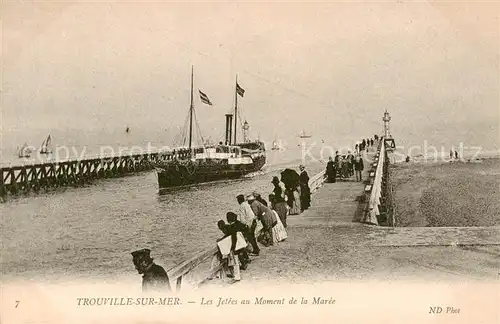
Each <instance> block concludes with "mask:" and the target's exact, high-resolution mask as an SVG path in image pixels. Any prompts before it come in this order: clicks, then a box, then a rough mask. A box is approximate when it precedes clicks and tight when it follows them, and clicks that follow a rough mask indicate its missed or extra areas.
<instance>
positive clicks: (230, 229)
mask: <svg viewBox="0 0 500 324" xmlns="http://www.w3.org/2000/svg"><path fill="white" fill-rule="evenodd" d="M237 232H241V234H243V236H244V237H248V235H249V233H248V226H246V225H245V224H243V223H242V222H240V221H239V220H237V221H235V222H234V223H232V224H228V225H227V226H226V233H227V235H231V251H234V249H235V247H236V240H237V238H236V233H237Z"/></svg>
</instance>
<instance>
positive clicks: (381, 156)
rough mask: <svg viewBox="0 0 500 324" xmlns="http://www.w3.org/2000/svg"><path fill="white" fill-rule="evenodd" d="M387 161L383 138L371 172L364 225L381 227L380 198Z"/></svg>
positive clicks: (367, 188)
mask: <svg viewBox="0 0 500 324" xmlns="http://www.w3.org/2000/svg"><path fill="white" fill-rule="evenodd" d="M385 161H386V151H385V144H384V139H383V138H381V140H380V141H379V145H378V148H377V152H376V153H375V155H374V162H373V164H372V167H373V168H374V170H373V171H370V178H369V179H370V184H368V185H367V187H366V189H365V191H366V192H367V193H369V197H370V198H369V200H368V203H367V204H366V208H365V216H364V219H363V222H364V223H368V224H373V225H379V221H378V216H379V215H380V198H381V196H382V180H383V179H382V178H383V175H384V164H385Z"/></svg>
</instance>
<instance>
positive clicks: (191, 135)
mask: <svg viewBox="0 0 500 324" xmlns="http://www.w3.org/2000/svg"><path fill="white" fill-rule="evenodd" d="M193 69H194V68H193V66H192V65H191V105H190V106H189V151H191V144H192V138H193Z"/></svg>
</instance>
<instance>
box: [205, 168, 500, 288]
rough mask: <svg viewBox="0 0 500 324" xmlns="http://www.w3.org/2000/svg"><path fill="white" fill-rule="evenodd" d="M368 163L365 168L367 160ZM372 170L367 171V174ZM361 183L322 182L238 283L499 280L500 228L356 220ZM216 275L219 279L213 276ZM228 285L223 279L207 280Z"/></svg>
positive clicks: (244, 272) (352, 180) (358, 215)
mask: <svg viewBox="0 0 500 324" xmlns="http://www.w3.org/2000/svg"><path fill="white" fill-rule="evenodd" d="M365 169H368V167H366V168H365ZM366 176H367V174H366V173H365V174H364V177H365V178H366ZM364 186H365V185H364V183H363V182H356V181H354V177H352V178H351V179H350V180H347V181H337V182H336V183H325V184H323V186H322V187H321V188H319V189H318V190H317V191H316V192H315V193H314V194H313V196H312V204H311V208H310V209H309V210H307V211H305V212H303V213H302V214H300V215H291V216H288V219H287V222H288V229H287V231H288V238H287V239H286V240H285V241H284V242H280V243H278V244H276V245H274V246H272V247H268V248H262V250H261V251H262V252H261V254H260V256H258V257H253V258H252V262H251V264H250V265H249V267H248V269H247V270H246V271H243V272H242V281H241V282H239V283H238V286H241V285H247V284H252V283H255V282H259V281H262V282H266V281H269V280H271V281H273V282H283V283H291V282H292V283H293V282H297V283H307V282H311V283H314V282H324V281H332V282H337V281H342V280H377V281H393V280H398V279H403V280H408V279H411V280H431V281H435V280H457V279H459V280H463V279H468V280H469V279H470V280H483V279H498V277H499V272H500V227H456V228H455V227H454V228H450V227H448V228H446V227H441V228H438V227H415V228H410V227H405V228H389V227H379V226H372V225H366V224H362V223H360V222H359V220H360V217H361V215H362V211H363V208H364V203H360V201H359V197H360V196H361V195H362V194H363V190H364ZM215 282H218V283H215ZM212 284H216V285H220V284H222V285H227V284H226V283H221V282H220V281H219V280H212V283H210V284H209V286H210V285H212Z"/></svg>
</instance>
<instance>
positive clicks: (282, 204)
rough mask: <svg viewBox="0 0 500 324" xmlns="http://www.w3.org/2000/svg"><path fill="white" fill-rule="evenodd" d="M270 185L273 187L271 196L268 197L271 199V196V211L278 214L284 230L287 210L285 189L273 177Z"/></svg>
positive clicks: (276, 178)
mask: <svg viewBox="0 0 500 324" xmlns="http://www.w3.org/2000/svg"><path fill="white" fill-rule="evenodd" d="M272 184H273V185H274V189H273V192H272V194H271V195H270V196H269V197H270V199H271V196H272V199H273V201H272V203H271V205H272V209H273V210H275V211H276V213H277V214H278V216H279V218H280V220H281V223H283V226H285V228H286V226H287V225H286V214H287V213H288V208H287V204H286V201H285V188H284V186H283V185H282V184H281V183H280V180H279V179H278V177H273V180H272Z"/></svg>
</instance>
